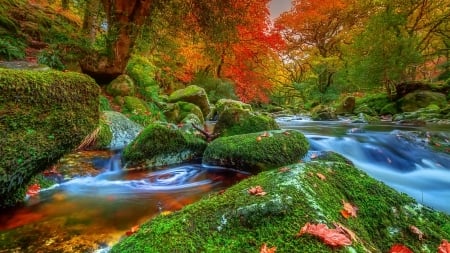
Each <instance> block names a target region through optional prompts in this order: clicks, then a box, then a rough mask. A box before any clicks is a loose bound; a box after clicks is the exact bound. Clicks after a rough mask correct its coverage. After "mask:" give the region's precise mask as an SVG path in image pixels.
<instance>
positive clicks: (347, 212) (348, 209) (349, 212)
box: [341, 200, 358, 219]
mask: <svg viewBox="0 0 450 253" xmlns="http://www.w3.org/2000/svg"><path fill="white" fill-rule="evenodd" d="M342 204H343V205H344V209H343V210H341V214H342V216H344V218H346V219H348V218H349V217H356V212H357V211H358V208H357V207H356V206H354V205H352V204H350V203H348V202H345V201H344V200H342Z"/></svg>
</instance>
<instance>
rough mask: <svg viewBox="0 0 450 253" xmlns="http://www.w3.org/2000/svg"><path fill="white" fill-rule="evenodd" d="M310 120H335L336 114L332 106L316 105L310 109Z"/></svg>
mask: <svg viewBox="0 0 450 253" xmlns="http://www.w3.org/2000/svg"><path fill="white" fill-rule="evenodd" d="M311 119H312V120H317V121H321V120H337V116H336V113H335V111H334V110H333V108H331V107H329V106H325V105H318V106H316V107H314V108H313V109H312V110H311Z"/></svg>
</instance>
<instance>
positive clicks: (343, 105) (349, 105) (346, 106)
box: [336, 96, 356, 114]
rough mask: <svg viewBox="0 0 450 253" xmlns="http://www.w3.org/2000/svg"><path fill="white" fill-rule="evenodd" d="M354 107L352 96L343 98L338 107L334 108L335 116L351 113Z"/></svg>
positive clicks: (354, 102)
mask: <svg viewBox="0 0 450 253" xmlns="http://www.w3.org/2000/svg"><path fill="white" fill-rule="evenodd" d="M355 105H356V100H355V97H353V96H348V97H345V98H344V99H343V100H342V101H340V103H339V105H338V107H337V108H336V114H347V113H353V110H354V109H355Z"/></svg>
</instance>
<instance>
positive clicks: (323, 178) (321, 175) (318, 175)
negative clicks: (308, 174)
mask: <svg viewBox="0 0 450 253" xmlns="http://www.w3.org/2000/svg"><path fill="white" fill-rule="evenodd" d="M316 175H317V177H318V178H320V180H323V181H325V179H327V177H326V176H324V175H323V174H322V173H319V172H317V173H316Z"/></svg>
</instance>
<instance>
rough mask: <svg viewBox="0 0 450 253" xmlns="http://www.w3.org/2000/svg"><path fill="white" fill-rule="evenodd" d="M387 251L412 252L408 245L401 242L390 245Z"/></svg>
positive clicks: (392, 252) (394, 252)
mask: <svg viewBox="0 0 450 253" xmlns="http://www.w3.org/2000/svg"><path fill="white" fill-rule="evenodd" d="M389 253H413V252H412V251H411V250H410V249H409V248H408V247H406V246H405V245H402V244H394V245H392V247H391V249H390V250H389Z"/></svg>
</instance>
